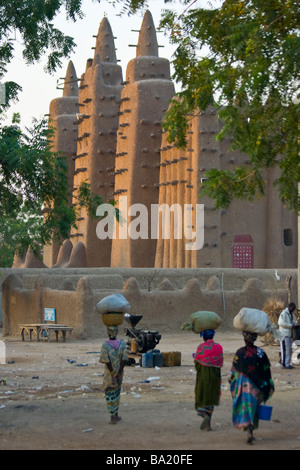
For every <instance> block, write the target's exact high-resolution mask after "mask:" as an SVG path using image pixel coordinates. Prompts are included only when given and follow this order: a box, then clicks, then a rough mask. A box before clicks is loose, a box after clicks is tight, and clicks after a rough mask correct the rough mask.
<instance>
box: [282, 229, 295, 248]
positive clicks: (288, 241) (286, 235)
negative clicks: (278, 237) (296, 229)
mask: <svg viewBox="0 0 300 470" xmlns="http://www.w3.org/2000/svg"><path fill="white" fill-rule="evenodd" d="M283 242H284V244H285V246H292V244H293V231H292V229H291V228H285V229H284V230H283Z"/></svg>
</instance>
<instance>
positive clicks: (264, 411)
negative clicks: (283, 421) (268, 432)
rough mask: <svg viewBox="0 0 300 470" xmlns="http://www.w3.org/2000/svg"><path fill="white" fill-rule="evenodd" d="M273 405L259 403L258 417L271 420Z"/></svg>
mask: <svg viewBox="0 0 300 470" xmlns="http://www.w3.org/2000/svg"><path fill="white" fill-rule="evenodd" d="M272 410H273V407H272V406H267V405H259V410H258V417H259V419H262V420H264V421H270V419H271V416H272Z"/></svg>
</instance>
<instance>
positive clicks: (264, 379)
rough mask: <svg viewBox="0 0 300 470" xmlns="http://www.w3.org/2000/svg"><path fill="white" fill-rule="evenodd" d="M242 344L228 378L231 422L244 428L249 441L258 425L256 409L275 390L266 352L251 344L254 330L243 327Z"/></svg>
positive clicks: (254, 337) (254, 338) (254, 336)
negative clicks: (244, 329) (245, 329)
mask: <svg viewBox="0 0 300 470" xmlns="http://www.w3.org/2000/svg"><path fill="white" fill-rule="evenodd" d="M243 336H244V341H245V347H243V348H240V349H238V351H237V352H236V354H235V356H234V359H233V365H232V375H231V377H230V379H229V381H230V389H231V395H232V399H233V409H232V413H233V425H234V426H235V427H236V428H238V429H244V430H247V432H248V436H247V443H248V444H252V441H253V439H254V437H253V430H254V429H256V428H257V427H258V410H259V405H260V404H261V403H264V402H266V401H267V400H268V399H269V398H270V397H271V396H272V394H273V392H274V383H273V380H272V377H271V369H270V362H269V359H268V356H267V355H266V353H265V352H264V351H263V350H262V349H261V348H259V347H257V346H254V342H255V340H256V338H257V334H256V333H251V332H248V331H243Z"/></svg>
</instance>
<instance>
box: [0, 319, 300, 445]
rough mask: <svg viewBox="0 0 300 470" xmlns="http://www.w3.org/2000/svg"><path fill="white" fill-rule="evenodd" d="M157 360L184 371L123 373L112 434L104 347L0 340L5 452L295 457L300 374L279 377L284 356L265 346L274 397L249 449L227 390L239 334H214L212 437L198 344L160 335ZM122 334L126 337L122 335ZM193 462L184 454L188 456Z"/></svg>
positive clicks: (193, 338) (0, 421) (0, 439)
mask: <svg viewBox="0 0 300 470" xmlns="http://www.w3.org/2000/svg"><path fill="white" fill-rule="evenodd" d="M160 333H161V334H162V339H161V342H160V344H159V345H158V346H157V348H158V349H159V350H160V351H181V355H182V356H181V357H182V359H181V366H178V367H161V368H160V369H157V368H145V367H140V366H130V367H126V369H125V376H124V383H123V390H122V395H121V405H120V415H121V416H122V420H121V421H120V422H119V423H118V424H117V425H110V424H109V416H108V412H107V408H106V403H105V397H104V393H103V392H102V391H101V383H102V375H103V366H102V364H100V363H99V351H100V348H101V344H102V342H103V341H104V340H105V339H106V338H100V339H99V340H91V341H89V340H86V341H76V340H72V341H67V342H66V343H63V342H62V341H59V342H56V341H55V339H53V340H51V342H45V341H42V342H39V343H37V342H36V341H32V342H29V341H25V342H22V341H21V338H19V337H6V338H1V339H2V340H3V341H4V342H5V346H6V361H7V363H6V364H4V365H0V372H1V375H0V377H1V379H6V383H2V384H1V385H0V449H1V450H108V451H110V450H114V451H117V450H120V451H121V450H125V449H126V450H135V451H137V450H181V451H189V450H190V451H193V450H247V451H249V450H299V449H300V426H299V424H300V418H299V417H300V365H296V366H295V368H294V369H293V370H283V369H281V367H280V365H279V364H278V358H279V347H278V346H277V345H272V346H269V345H265V344H263V343H262V342H261V341H260V340H259V341H257V345H259V346H261V347H263V349H264V350H265V351H266V353H267V354H268V356H269V358H270V360H271V363H272V375H273V379H274V381H275V387H276V391H275V394H274V396H273V397H272V398H271V400H270V402H269V404H270V405H272V406H273V414H272V419H271V421H260V425H259V429H258V430H257V431H256V432H255V437H256V440H255V442H254V444H253V445H252V446H249V445H247V444H246V434H245V433H243V432H242V431H238V430H237V429H235V428H234V427H233V425H232V417H231V405H232V400H231V395H230V391H229V385H228V375H229V373H230V368H231V363H232V358H233V355H234V353H235V351H236V350H237V349H238V348H239V347H241V346H243V345H244V343H243V340H242V336H241V334H240V333H239V332H237V331H230V332H229V331H228V332H222V331H217V333H216V336H215V340H216V341H218V342H220V343H221V344H222V346H223V349H224V358H225V363H224V367H223V369H222V379H223V385H222V398H221V402H220V406H218V407H217V408H216V409H215V412H214V414H213V418H212V427H213V430H212V431H211V432H207V431H201V430H200V428H199V426H200V423H201V421H202V419H201V418H199V417H198V416H197V414H196V412H195V410H194V384H195V371H194V366H193V358H192V353H193V352H195V350H196V347H197V345H198V343H199V342H200V339H199V336H198V335H195V334H194V333H192V332H178V333H176V334H170V333H163V332H161V331H160ZM119 337H122V330H121V328H120V335H119ZM185 453H187V452H185Z"/></svg>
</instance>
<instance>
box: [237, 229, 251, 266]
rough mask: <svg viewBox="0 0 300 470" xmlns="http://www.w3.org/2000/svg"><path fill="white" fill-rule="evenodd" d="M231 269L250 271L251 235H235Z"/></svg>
mask: <svg viewBox="0 0 300 470" xmlns="http://www.w3.org/2000/svg"><path fill="white" fill-rule="evenodd" d="M232 267H233V268H246V269H252V268H253V267H254V246H253V240H252V237H251V235H235V237H234V239H233V243H232Z"/></svg>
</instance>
